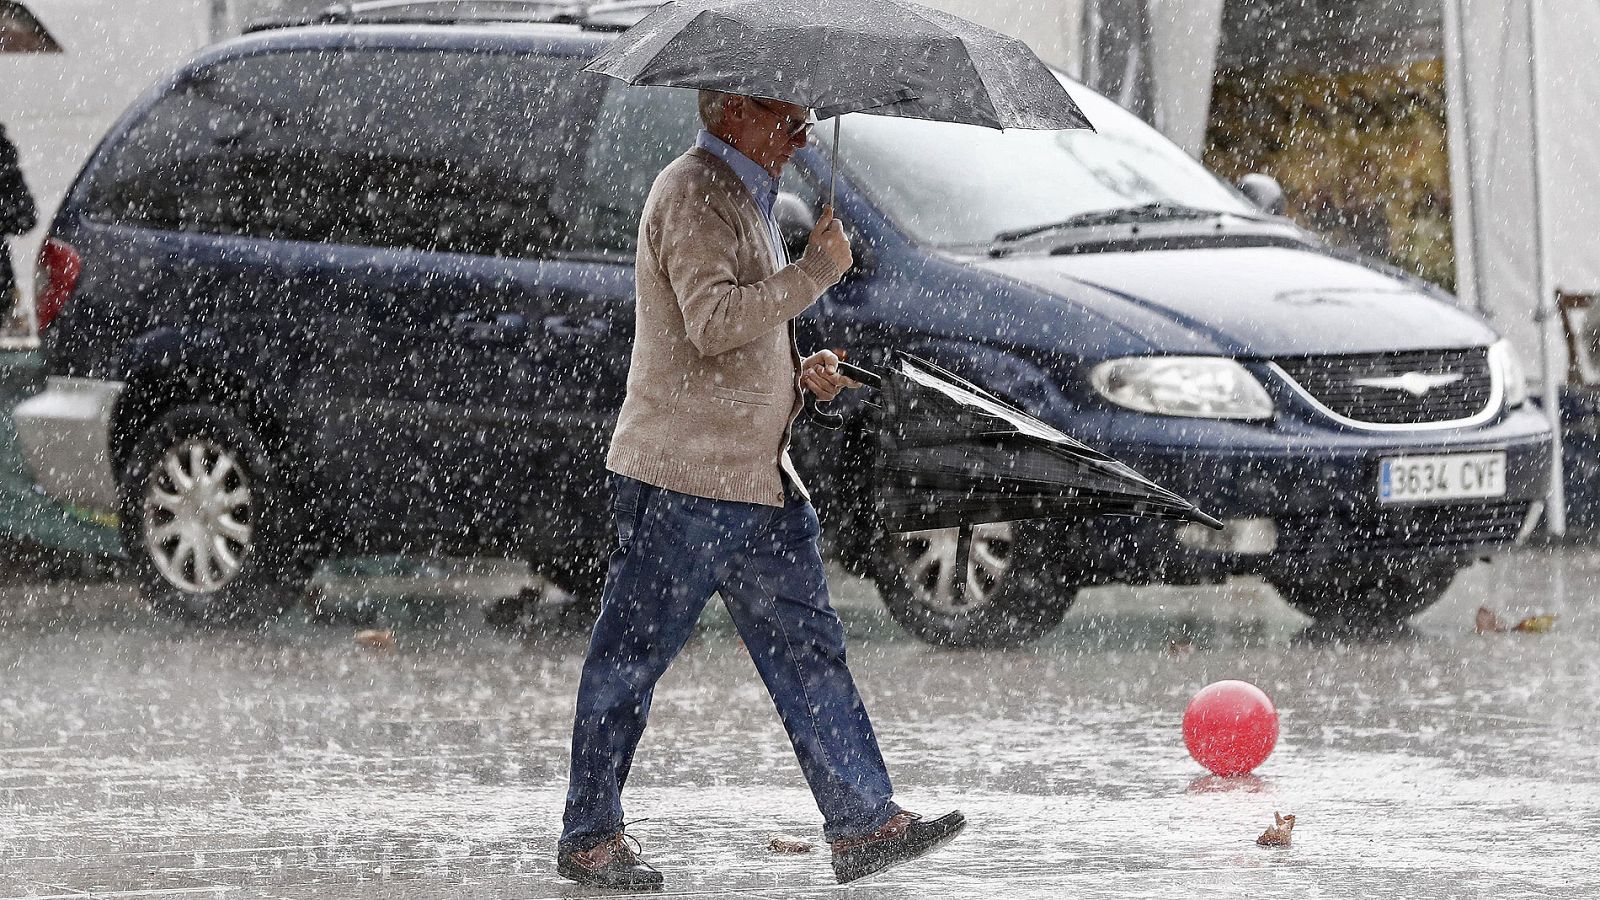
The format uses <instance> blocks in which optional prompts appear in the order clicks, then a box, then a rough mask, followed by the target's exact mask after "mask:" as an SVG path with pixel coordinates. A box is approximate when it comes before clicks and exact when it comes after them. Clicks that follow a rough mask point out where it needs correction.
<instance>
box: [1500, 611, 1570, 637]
mask: <svg viewBox="0 0 1600 900" xmlns="http://www.w3.org/2000/svg"><path fill="white" fill-rule="evenodd" d="M1557 618H1559V617H1558V616H1557V615H1556V614H1555V613H1540V614H1539V615H1537V616H1529V617H1527V618H1526V619H1523V620H1522V621H1521V622H1518V623H1517V624H1516V625H1515V626H1513V627H1512V629H1511V630H1512V631H1521V632H1523V633H1525V634H1549V633H1550V630H1551V629H1553V628H1555V627H1556V619H1557Z"/></svg>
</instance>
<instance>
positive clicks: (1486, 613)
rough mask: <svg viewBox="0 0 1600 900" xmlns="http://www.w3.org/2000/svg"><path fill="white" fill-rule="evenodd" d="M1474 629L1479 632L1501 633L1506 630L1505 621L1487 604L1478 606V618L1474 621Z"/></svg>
mask: <svg viewBox="0 0 1600 900" xmlns="http://www.w3.org/2000/svg"><path fill="white" fill-rule="evenodd" d="M1473 629H1474V630H1475V631H1477V632H1478V633H1479V634H1499V633H1500V632H1502V631H1505V630H1506V625H1505V623H1504V622H1502V621H1500V617H1499V616H1497V615H1495V614H1494V610H1491V609H1490V608H1489V607H1487V606H1480V607H1478V618H1477V621H1476V622H1474V623H1473Z"/></svg>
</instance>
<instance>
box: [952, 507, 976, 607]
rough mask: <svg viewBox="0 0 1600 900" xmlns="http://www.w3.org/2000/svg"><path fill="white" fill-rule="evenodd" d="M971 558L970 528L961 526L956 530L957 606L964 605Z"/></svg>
mask: <svg viewBox="0 0 1600 900" xmlns="http://www.w3.org/2000/svg"><path fill="white" fill-rule="evenodd" d="M971 558H972V526H971V525H962V526H961V527H960V528H957V529H956V561H955V567H956V571H955V589H956V594H955V601H956V605H957V606H961V605H963V604H965V602H966V599H967V566H968V563H969V561H970V560H971Z"/></svg>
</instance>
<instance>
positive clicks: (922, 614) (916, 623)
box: [873, 522, 1078, 647]
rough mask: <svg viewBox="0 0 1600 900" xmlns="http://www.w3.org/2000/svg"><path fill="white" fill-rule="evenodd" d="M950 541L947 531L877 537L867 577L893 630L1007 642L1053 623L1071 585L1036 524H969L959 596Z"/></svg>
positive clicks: (959, 640)
mask: <svg viewBox="0 0 1600 900" xmlns="http://www.w3.org/2000/svg"><path fill="white" fill-rule="evenodd" d="M956 539H957V530H956V529H954V528H943V529H937V530H933V531H917V532H908V533H904V534H886V535H883V536H882V537H881V538H880V540H879V550H878V553H877V554H876V557H877V558H876V560H875V565H874V571H873V580H874V581H876V582H877V585H878V593H879V594H881V595H882V597H883V602H884V605H885V606H886V607H887V608H888V610H889V615H891V616H893V617H894V620H895V621H896V622H899V623H900V625H901V627H903V628H905V629H906V630H907V631H909V632H911V633H912V634H914V635H916V636H917V637H919V638H921V639H922V640H925V641H927V642H928V643H931V644H937V645H939V646H944V647H1015V646H1019V645H1021V644H1025V643H1027V642H1029V641H1032V640H1034V639H1036V638H1038V637H1040V636H1042V635H1044V634H1046V633H1048V632H1049V631H1050V630H1051V629H1053V628H1055V627H1056V626H1057V625H1059V624H1061V619H1062V617H1063V616H1065V615H1066V614H1067V610H1068V609H1070V608H1071V607H1072V601H1073V600H1074V599H1075V598H1076V597H1077V592H1078V584H1077V582H1076V581H1074V580H1073V579H1071V578H1070V577H1067V576H1065V575H1064V574H1063V573H1062V572H1061V567H1060V566H1059V565H1058V564H1057V563H1056V561H1055V560H1054V558H1053V557H1052V555H1051V554H1050V553H1049V552H1048V547H1049V546H1050V545H1049V543H1048V542H1047V535H1046V534H1045V532H1044V529H1043V528H1042V527H1041V526H1040V525H1039V524H1038V523H1034V522H998V523H993V524H986V525H977V526H974V527H973V530H972V545H971V550H970V551H969V558H968V564H967V571H966V572H965V573H963V574H964V575H965V577H966V591H965V593H964V594H959V595H958V593H957V591H956V582H955V576H956V572H955V568H956Z"/></svg>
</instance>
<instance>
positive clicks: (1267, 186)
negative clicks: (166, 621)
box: [1239, 172, 1289, 216]
mask: <svg viewBox="0 0 1600 900" xmlns="http://www.w3.org/2000/svg"><path fill="white" fill-rule="evenodd" d="M1239 190H1240V191H1241V192H1243V193H1244V195H1245V196H1246V197H1249V198H1250V202H1251V203H1254V204H1255V205H1256V208H1257V209H1259V210H1261V211H1262V212H1264V213H1266V214H1268V215H1271V216H1281V215H1283V214H1284V211H1285V210H1287V209H1288V208H1289V203H1288V200H1287V199H1286V198H1285V197H1284V194H1283V185H1281V184H1279V183H1278V179H1276V178H1273V177H1272V176H1271V175H1268V174H1266V173H1264V172H1252V173H1250V174H1249V175H1246V176H1244V177H1243V178H1241V179H1239Z"/></svg>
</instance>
